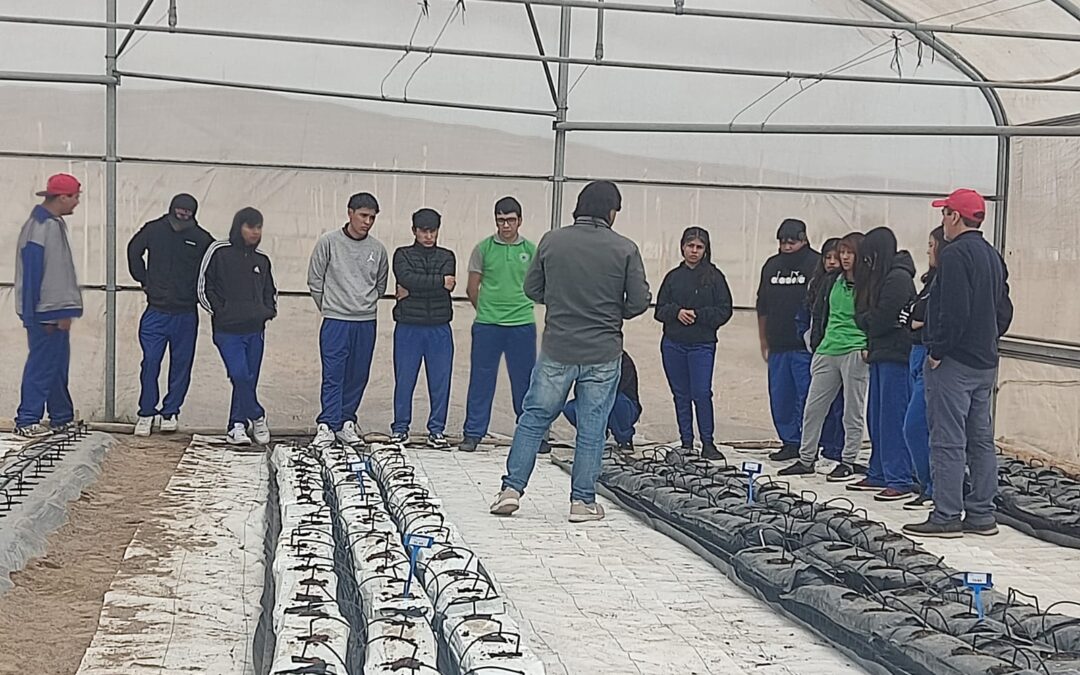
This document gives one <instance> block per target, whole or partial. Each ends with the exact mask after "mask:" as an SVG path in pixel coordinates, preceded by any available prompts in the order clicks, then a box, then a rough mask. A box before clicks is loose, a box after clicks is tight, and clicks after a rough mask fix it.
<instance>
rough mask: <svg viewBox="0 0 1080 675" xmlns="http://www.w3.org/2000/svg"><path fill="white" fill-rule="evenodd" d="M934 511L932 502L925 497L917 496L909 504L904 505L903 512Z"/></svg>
mask: <svg viewBox="0 0 1080 675" xmlns="http://www.w3.org/2000/svg"><path fill="white" fill-rule="evenodd" d="M933 509H934V500H933V499H932V498H930V497H927V496H926V495H919V496H918V497H916V498H915V499H912V500H911V501H910V502H907V503H906V504H904V510H905V511H932V510H933Z"/></svg>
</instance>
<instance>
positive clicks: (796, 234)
mask: <svg viewBox="0 0 1080 675" xmlns="http://www.w3.org/2000/svg"><path fill="white" fill-rule="evenodd" d="M776 238H777V239H779V240H780V241H783V240H785V239H788V240H791V241H806V223H804V222H803V221H801V220H797V219H795V218H785V219H784V222H782V223H780V228H779V229H778V230H777V231H776Z"/></svg>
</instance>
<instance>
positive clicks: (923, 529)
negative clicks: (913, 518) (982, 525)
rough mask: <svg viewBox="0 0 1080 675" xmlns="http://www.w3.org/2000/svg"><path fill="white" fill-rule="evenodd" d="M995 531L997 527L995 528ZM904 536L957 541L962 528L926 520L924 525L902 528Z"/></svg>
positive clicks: (956, 525) (962, 532) (960, 535)
mask: <svg viewBox="0 0 1080 675" xmlns="http://www.w3.org/2000/svg"><path fill="white" fill-rule="evenodd" d="M995 529H997V526H995ZM903 531H904V534H913V535H915V536H916V537H937V538H939V539H959V538H961V537H963V536H964V526H963V525H961V524H960V522H959V521H953V522H951V523H935V522H933V521H931V520H930V519H927V520H926V522H925V523H915V524H913V525H905V526H904V527H903Z"/></svg>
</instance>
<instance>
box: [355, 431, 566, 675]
mask: <svg viewBox="0 0 1080 675" xmlns="http://www.w3.org/2000/svg"><path fill="white" fill-rule="evenodd" d="M369 456H370V467H371V472H372V473H374V475H375V476H376V478H377V479H378V481H379V483H380V485H381V486H382V489H383V493H384V495H385V496H386V501H387V506H388V507H389V511H390V515H391V517H392V518H393V519H394V521H395V523H396V524H397V526H398V530H399V532H400V534H401V536H402V537H403V538H405V539H408V538H409V537H414V536H420V537H430V538H431V540H432V544H431V547H430V548H423V549H419V553H420V555H419V563H418V565H417V567H418V576H419V583H422V584H423V587H424V589H425V590H426V591H427V594H428V596H429V597H430V598H431V601H432V602H433V603H434V605H435V610H436V617H435V620H436V622H435V626H436V629H437V630H438V631H439V633H440V637H441V641H442V643H443V644H444V645H445V646H446V652H445V658H444V659H443V663H444V664H445V665H446V667H447V668H448V669H449V670H450V671H451V672H456V673H461V674H463V675H464V674H466V673H473V674H477V675H480V674H482V673H487V672H491V673H519V674H521V675H544V672H545V671H544V664H543V663H542V662H541V661H540V659H539V658H538V657H537V656H536V654H534V653H533V652H532V651H531V650H530V649H529V648H528V647H527V646H526V645H525V644H524V642H523V641H522V639H521V631H520V629H519V627H518V625H517V623H516V622H515V621H514V619H513V618H512V617H511V616H510V615H509V613H508V610H507V603H506V601H505V599H504V598H503V597H502V596H501V594H500V591H499V590H498V588H497V586H496V584H495V582H494V581H493V580H492V579H491V577H490V575H489V574H488V572H487V570H485V569H484V567H483V565H482V563H481V561H480V559H479V558H478V557H477V556H476V555H475V554H474V553H473V552H472V551H471V550H469V549H468V548H466V547H465V546H463V545H462V537H461V534H460V533H459V532H458V530H457V528H455V527H454V526H453V524H452V523H451V522H449V521H448V520H447V518H446V516H445V514H444V511H443V507H442V502H441V501H440V500H438V499H435V498H432V497H431V491H430V490H429V489H428V485H427V481H426V480H425V479H417V477H416V474H415V469H414V468H413V465H412V463H411V462H410V461H409V459H408V456H407V454H406V453H405V451H404V449H403V448H401V447H399V446H396V445H388V444H375V445H372V446H371V450H370V455H369Z"/></svg>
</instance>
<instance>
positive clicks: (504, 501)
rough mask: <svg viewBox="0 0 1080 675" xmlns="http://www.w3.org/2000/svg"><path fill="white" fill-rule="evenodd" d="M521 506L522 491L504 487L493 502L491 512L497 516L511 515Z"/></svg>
mask: <svg viewBox="0 0 1080 675" xmlns="http://www.w3.org/2000/svg"><path fill="white" fill-rule="evenodd" d="M519 506H521V493H520V492H518V491H517V490H515V489H513V488H503V489H502V491H501V492H499V494H497V495H496V496H495V501H493V502H492V503H491V513H492V515H495V516H509V515H511V514H512V513H514V511H517V510H518V507H519Z"/></svg>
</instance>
